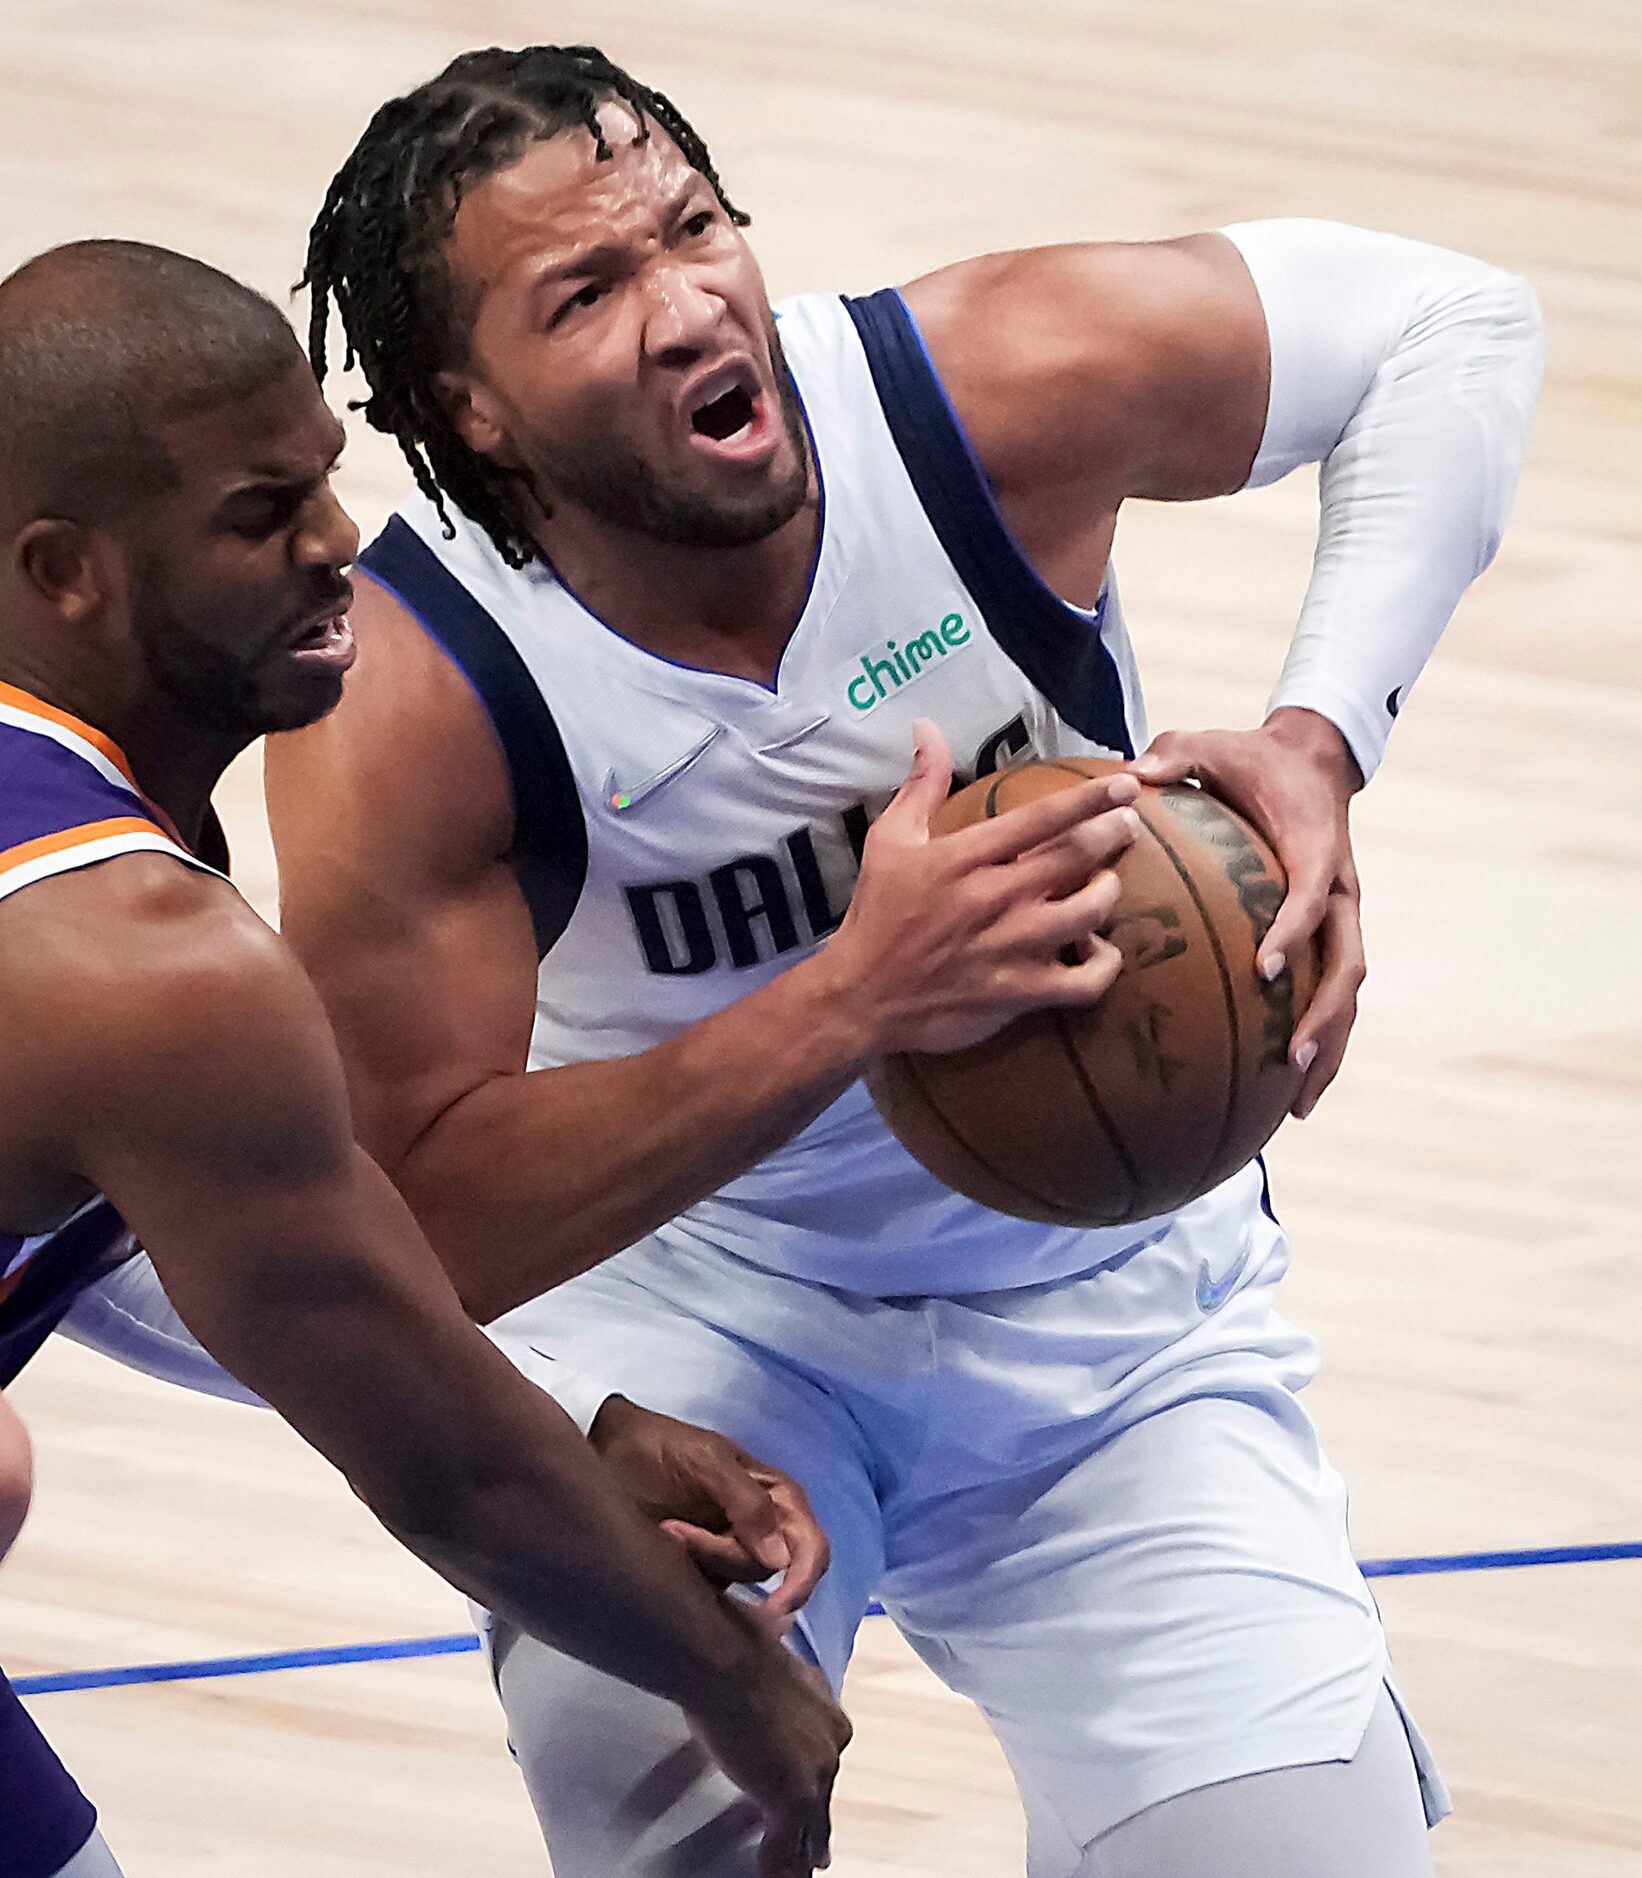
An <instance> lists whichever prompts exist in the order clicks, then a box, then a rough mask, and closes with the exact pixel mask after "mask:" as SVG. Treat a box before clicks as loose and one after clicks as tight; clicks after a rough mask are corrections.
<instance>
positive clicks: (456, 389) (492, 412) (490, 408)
mask: <svg viewBox="0 0 1642 1878" xmlns="http://www.w3.org/2000/svg"><path fill="white" fill-rule="evenodd" d="M433 392H434V396H435V397H436V398H437V399H438V400H439V403H440V405H441V407H442V408H443V410H444V413H445V415H446V417H448V418H449V419H450V422H451V427H452V428H453V429H454V430H455V432H456V434H457V436H458V437H460V438H461V440H462V441H463V443H465V444H466V445H467V447H468V448H469V449H470V450H471V451H473V452H474V454H475V455H477V456H484V457H489V458H490V460H491V462H493V463H494V464H496V465H497V467H498V468H500V469H508V470H516V469H520V468H522V467H523V465H522V464H521V462H520V460H519V455H518V452H517V451H516V450H515V449H514V448H513V441H512V439H511V438H510V437H509V436H508V433H507V428H506V426H505V425H504V424H503V422H502V420H501V413H500V412H499V410H498V409H497V407H496V404H495V401H494V400H493V399H492V397H491V395H490V393H489V391H488V390H487V389H486V388H485V386H483V385H481V384H478V383H476V382H475V381H474V380H473V379H472V378H471V377H469V375H468V374H467V373H466V372H463V371H447V372H435V373H434V375H433Z"/></svg>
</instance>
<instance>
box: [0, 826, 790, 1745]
mask: <svg viewBox="0 0 1642 1878" xmlns="http://www.w3.org/2000/svg"><path fill="white" fill-rule="evenodd" d="M48 897H49V903H50V907H51V918H52V923H51V925H50V926H49V927H48V926H45V925H44V924H41V926H40V928H39V931H40V934H41V936H42V937H41V942H40V943H39V944H37V945H35V946H34V947H33V948H32V950H29V949H28V947H27V939H28V932H27V929H26V928H25V929H23V930H22V936H21V940H20V939H19V924H18V922H17V921H15V920H14V921H12V922H8V927H7V935H8V952H7V961H6V962H7V965H8V970H7V973H6V977H7V984H8V989H10V990H16V991H17V992H18V999H17V1004H16V1007H15V1008H16V1011H17V1013H18V1015H19V1022H20V1024H21V1025H22V1026H24V1027H26V1029H27V1031H28V1033H29V1034H28V1036H24V1037H21V1038H19V1037H17V1036H16V1035H15V1033H14V1035H13V1038H12V1039H11V1040H10V1041H11V1043H12V1044H15V1046H16V1047H15V1049H12V1048H8V1051H7V1053H6V1054H7V1058H8V1060H10V1061H15V1062H32V1063H33V1064H34V1065H35V1066H36V1073H35V1074H34V1076H33V1077H32V1078H31V1083H30V1089H31V1111H32V1119H31V1126H32V1128H33V1129H34V1130H35V1131H36V1132H37V1134H38V1136H39V1138H40V1140H41V1141H42V1142H43V1143H45V1144H47V1146H48V1148H49V1151H50V1155H51V1156H52V1158H54V1159H56V1160H59V1161H60V1162H61V1164H63V1165H65V1166H70V1167H73V1168H74V1169H75V1170H76V1171H77V1172H78V1173H80V1174H81V1175H83V1176H84V1177H85V1179H87V1180H88V1181H91V1182H93V1183H95V1184H96V1185H97V1186H98V1187H100V1188H101V1189H102V1191H104V1192H105V1193H107V1195H108V1196H109V1197H110V1199H112V1200H113V1201H114V1203H115V1204H116V1206H117V1207H118V1208H119V1209H120V1211H121V1212H122V1214H123V1215H124V1217H125V1218H126V1219H127V1221H128V1223H129V1224H130V1225H131V1227H132V1229H133V1231H134V1232H135V1233H136V1234H137V1235H138V1236H139V1237H140V1238H141V1239H142V1240H143V1241H144V1243H145V1244H146V1245H147V1246H148V1248H149V1250H150V1252H151V1255H152V1257H153V1260H154V1263H155V1266H156V1268H157V1270H158V1271H159V1273H160V1275H161V1277H162V1278H163V1280H164V1283H165V1285H166V1288H167V1291H168V1292H169V1294H170V1296H171V1298H172V1299H173V1300H174V1302H175V1304H176V1306H177V1308H178V1310H179V1312H180V1314H181V1315H182V1317H183V1319H184V1320H185V1322H186V1323H187V1324H188V1325H189V1327H190V1328H191V1329H192V1330H193V1331H194V1333H195V1334H196V1335H197V1336H198V1337H199V1338H200V1341H201V1342H202V1343H203V1344H204V1345H205V1346H206V1347H207V1348H208V1349H209V1350H210V1351H211V1352H212V1353H213V1354H214V1355H215V1356H216V1357H217V1358H218V1359H219V1360H220V1361H221V1362H222V1363H224V1364H225V1365H226V1366H227V1367H228V1368H230V1369H231V1370H232V1371H234V1373H235V1374H236V1375H238V1376H239V1377H240V1378H241V1379H242V1380H243V1381H244V1382H245V1383H247V1384H248V1385H249V1386H250V1387H251V1388H253V1389H254V1390H255V1391H256V1392H257V1393H258V1394H259V1395H261V1396H262V1397H263V1398H264V1399H266V1400H267V1401H268V1402H269V1403H271V1404H272V1405H273V1406H274V1407H275V1408H277V1409H278V1410H279V1412H280V1413H281V1414H282V1415H283V1416H284V1417H285V1418H286V1419H287V1420H288V1421H290V1422H291V1423H292V1425H293V1426H294V1427H295V1428H296V1429H297V1430H298V1431H299V1432H300V1433H301V1434H302V1435H303V1436H304V1437H305V1438H306V1439H307V1440H308V1441H309V1442H311V1443H312V1444H313V1445H314V1446H315V1447H316V1448H318V1449H319V1451H320V1452H321V1453H322V1454H324V1455H325V1456H326V1457H327V1458H328V1459H329V1460H331V1461H332V1462H333V1463H334V1464H335V1465H336V1466H337V1467H338V1468H339V1469H340V1470H341V1471H342V1472H343V1474H344V1475H345V1476H346V1477H347V1479H348V1482H349V1484H350V1486H352V1488H353V1489H354V1491H355V1492H356V1493H357V1494H358V1495H359V1496H360V1497H361V1498H362V1499H363V1500H364V1501H365V1502H366V1504H367V1505H369V1506H370V1508H371V1509H372V1511H373V1512H375V1513H376V1514H377V1516H378V1517H379V1518H380V1519H381V1520H382V1522H383V1523H384V1524H385V1525H386V1526H387V1527H388V1528H389V1529H390V1530H391V1531H392V1532H394V1533H395V1534H396V1536H397V1537H399V1538H400V1539H402V1540H403V1541H404V1542H405V1544H407V1545H408V1546H409V1547H410V1548H411V1549H412V1550H413V1551H415V1552H417V1553H418V1554H419V1555H420V1556H421V1557H422V1558H424V1559H425V1560H426V1561H427V1562H428V1563H429V1564H430V1565H432V1566H433V1567H434V1568H435V1569H436V1570H438V1571H439V1572H440V1573H441V1574H442V1575H444V1576H445V1577H447V1578H448V1579H450V1580H451V1581H452V1582H453V1583H455V1584H456V1585H458V1586H460V1587H461V1588H462V1589H463V1590H465V1591H467V1592H469V1593H470V1594H471V1595H473V1596H474V1597H476V1598H478V1599H480V1600H481V1601H482V1602H484V1603H485V1604H487V1605H488V1606H490V1607H491V1608H494V1609H496V1610H498V1611H500V1612H503V1613H505V1614H507V1615H508V1616H509V1617H510V1618H511V1619H512V1621H514V1622H515V1623H517V1624H519V1625H521V1626H522V1627H524V1628H526V1629H528V1630H530V1631H531V1632H532V1633H534V1634H536V1635H538V1636H541V1637H544V1638H546V1639H548V1640H550V1641H552V1642H554V1643H556V1644H558V1645H560V1646H561V1647H563V1648H565V1649H567V1650H569V1651H570V1652H572V1653H573V1654H575V1655H578V1656H580V1657H583V1658H584V1659H585V1660H587V1661H589V1662H592V1663H595V1664H597V1665H599V1666H600V1667H602V1668H604V1669H606V1670H608V1671H609V1672H610V1673H612V1674H615V1675H618V1676H621V1677H623V1678H624V1679H626V1680H628V1681H632V1682H635V1683H638V1684H640V1685H641V1686H643V1687H646V1688H649V1689H651V1690H653V1691H654V1692H656V1693H657V1694H660V1695H663V1696H666V1697H669V1698H671V1699H673V1700H675V1701H680V1702H686V1703H688V1705H689V1706H691V1707H692V1708H697V1709H699V1708H702V1707H703V1706H705V1707H706V1708H707V1709H708V1710H710V1711H718V1710H721V1709H722V1710H729V1709H732V1708H738V1707H740V1706H741V1705H742V1704H743V1703H744V1702H745V1701H746V1699H747V1692H748V1690H749V1689H750V1688H753V1687H754V1686H755V1685H756V1684H757V1682H758V1681H759V1679H760V1677H761V1676H766V1675H768V1674H769V1673H770V1672H769V1670H768V1661H769V1656H768V1653H767V1652H764V1651H763V1650H762V1649H761V1647H759V1646H757V1645H756V1644H755V1643H754V1640H753V1639H751V1638H750V1637H749V1635H748V1634H747V1633H746V1631H745V1630H744V1629H743V1628H742V1627H741V1626H739V1625H738V1624H736V1623H734V1622H732V1621H731V1620H730V1619H729V1618H727V1617H726V1615H725V1614H724V1613H723V1611H722V1610H721V1609H720V1607H719V1606H718V1604H717V1602H716V1600H715V1599H714V1598H713V1597H712V1595H711V1594H710V1592H709V1591H708V1590H707V1588H706V1587H705V1586H704V1585H703V1584H702V1582H701V1581H700V1579H699V1578H698V1576H697V1575H696V1573H695V1572H694V1570H693V1569H692V1568H691V1567H690V1566H689V1564H688V1563H687V1561H686V1559H685V1558H684V1556H683V1554H682V1553H681V1552H680V1551H679V1550H678V1549H677V1548H676V1547H675V1546H673V1545H671V1544H670V1543H669V1542H668V1541H667V1540H666V1539H665V1538H664V1537H662V1536H661V1535H659V1534H658V1533H657V1532H656V1531H655V1530H654V1529H653V1528H652V1527H651V1525H650V1524H649V1523H648V1521H647V1520H646V1519H645V1518H644V1517H643V1516H642V1515H641V1514H640V1513H639V1511H638V1510H637V1509H636V1508H635V1507H633V1506H632V1504H631V1503H630V1502H629V1501H628V1500H627V1499H626V1498H625V1496H624V1495H622V1494H621V1493H620V1492H619V1491H618V1490H616V1489H615V1488H614V1486H613V1485H612V1484H611V1483H610V1481H609V1480H608V1479H607V1477H606V1476H605V1475H604V1474H603V1472H602V1470H601V1469H600V1467H599V1465H598V1463H597V1462H596V1461H595V1459H594V1457H593V1455H592V1453H591V1451H590V1450H589V1448H588V1447H587V1446H586V1444H585V1443H584V1442H583V1441H582V1439H581V1438H580V1436H579V1435H578V1434H577V1433H576V1431H575V1429H574V1427H573V1426H572V1424H571V1423H570V1422H569V1421H568V1419H567V1418H566V1417H564V1415H563V1414H562V1413H561V1412H560V1411H559V1410H558V1409H557V1408H556V1407H555V1406H554V1404H553V1403H552V1402H551V1400H550V1399H549V1398H548V1397H546V1396H545V1395H544V1394H542V1392H540V1391H539V1390H537V1389H535V1388H533V1387H532V1386H531V1385H530V1384H529V1383H527V1382H526V1381H525V1380H524V1379H523V1378H522V1377H521V1376H519V1375H518V1374H517V1372H516V1371H515V1370H514V1369H513V1367H512V1366H511V1365H510V1364H509V1363H508V1362H507V1361H506V1359H505V1358H503V1357H502V1356H501V1355H500V1354H499V1353H498V1352H497V1351H496V1350H495V1349H494V1348H493V1347H492V1346H491V1345H490V1343H489V1342H488V1341H487V1340H486V1339H485V1338H484V1337H483V1336H482V1335H481V1334H480V1333H479V1332H478V1331H477V1330H475V1329H474V1328H473V1327H472V1325H471V1324H470V1323H469V1322H468V1321H467V1320H466V1318H465V1317H464V1315H463V1313H462V1311H461V1309H460V1306H459V1304H458V1301H457V1299H456V1297H455V1294H454V1292H453V1291H452V1290H451V1287H450V1285H449V1283H448V1281H447V1280H446V1279H445V1277H444V1275H443V1273H442V1272H441V1270H440V1268H439V1266H438V1264H437V1261H436V1260H435V1259H434V1257H433V1256H432V1254H431V1252H430V1251H429V1249H428V1247H427V1245H426V1242H425V1241H424V1240H423V1239H422V1237H421V1235H420V1234H419V1233H418V1232H417V1230H416V1227H415V1224H414V1222H413V1221H412V1219H411V1216H410V1214H409V1212H408V1211H407V1210H406V1208H405V1206H404V1204H403V1202H402V1201H401V1200H400V1199H399V1197H398V1195H397V1194H396V1193H395V1191H394V1190H393V1188H392V1186H391V1185H390V1183H389V1182H388V1181H387V1180H386V1179H385V1178H384V1177H383V1175H382V1174H381V1173H380V1171H379V1170H378V1169H377V1168H376V1167H375V1165H374V1164H373V1163H372V1162H371V1161H370V1160H369V1159H368V1158H367V1157H366V1156H365V1154H364V1153H363V1151H362V1150H361V1149H360V1148H358V1147H357V1146H356V1145H355V1143H354V1141H353V1137H352V1132H351V1128H350V1123H349V1115H348V1109H347V1102H346V1095H345V1091H344V1087H343V1081H342V1074H341V1068H340V1065H339V1063H338V1061H337V1058H336V1052H335V1048H334V1044H333V1042H332V1040H331V1037H330V1033H329V1030H328V1027H327V1025H326V1022H325V1019H324V1014H323V1011H322V1009H321V1007H320V1005H319V1002H318V999H317V998H316V997H315V996H314V994H313V992H312V989H311V987H310V986H309V985H308V984H307V982H306V980H305V979H304V978H303V976H302V974H301V972H300V971H299V970H298V969H297V967H296V965H295V963H294V962H293V961H292V960H291V958H290V956H289V953H288V951H287V949H286V948H285V947H283V946H282V945H281V943H280V942H279V941H278V940H277V939H276V938H275V936H274V935H273V934H272V933H271V932H269V931H268V929H267V928H266V927H264V926H263V925H262V924H261V922H260V921H258V920H256V918H255V917H254V916H253V915H252V914H251V913H250V911H249V909H247V908H246V907H245V906H244V905H243V903H242V902H240V901H239V900H238V899H237V897H236V896H235V895H233V894H232V893H231V891H230V890H229V889H227V888H226V887H224V886H222V885H221V884H220V883H218V882H214V881H210V880H207V879H205V878H204V877H201V876H196V875H192V874H185V873H184V872H183V871H182V870H181V869H179V868H178V867H177V866H176V865H175V863H173V862H169V861H165V860H160V859H151V858H149V857H134V858H132V859H128V860H124V861H120V862H116V863H112V864H110V865H108V866H105V867H104V868H102V869H99V870H93V871H91V872H87V873H83V874H77V875H73V876H69V877H66V878H65V879H64V880H62V881H61V882H53V883H50V884H49V885H43V886H41V887H39V888H36V889H35V890H34V892H33V894H32V895H31V896H30V900H31V902H32V903H34V904H36V905H37V906H38V907H39V908H40V910H41V911H45V909H46V906H47V903H48ZM111 931H114V932H118V933H119V935H120V943H119V945H118V946H110V945H109V944H108V934H109V933H110V932H111ZM25 958H26V963H25V962H22V961H24V960H25ZM14 961H16V966H15V969H11V967H12V966H13V963H14ZM31 1038H32V1043H31V1041H30V1039H31ZM48 1040H49V1048H48Z"/></svg>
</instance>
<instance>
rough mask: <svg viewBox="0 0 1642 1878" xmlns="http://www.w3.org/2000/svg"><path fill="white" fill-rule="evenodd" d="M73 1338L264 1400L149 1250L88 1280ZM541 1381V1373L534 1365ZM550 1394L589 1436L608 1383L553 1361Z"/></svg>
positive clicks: (70, 1329) (212, 1391)
mask: <svg viewBox="0 0 1642 1878" xmlns="http://www.w3.org/2000/svg"><path fill="white" fill-rule="evenodd" d="M57 1328H58V1330H59V1331H60V1332H61V1333H62V1334H63V1335H64V1336H66V1337H69V1338H71V1339H72V1340H73V1341H74V1342H75V1343H81V1344H84V1345H85V1346H86V1348H87V1349H89V1350H97V1351H100V1352H101V1353H102V1354H103V1355H104V1356H111V1357H113V1359H114V1360H115V1362H117V1363H123V1364H125V1366H126V1368H127V1369H138V1370H141V1371H142V1372H143V1374H144V1375H145V1376H157V1377H158V1378H159V1379H160V1381H161V1382H174V1383H177V1384H179V1385H180V1386H181V1387H182V1388H184V1389H194V1390H197V1391H199V1392H200V1393H201V1394H203V1395H215V1396H221V1397H223V1398H224V1399H225V1400H227V1401H230V1402H248V1403H251V1404H252V1405H254V1406H255V1407H257V1408H261V1407H263V1406H264V1404H263V1401H262V1398H261V1396H258V1395H253V1394H252V1393H251V1391H250V1390H249V1389H247V1388H246V1387H245V1385H244V1384H243V1383H241V1382H238V1381H236V1380H235V1379H234V1377H232V1376H231V1375H230V1374H229V1373H228V1371H227V1370H225V1369H224V1368H223V1367H222V1365H221V1364H220V1363H219V1362H218V1361H217V1360H216V1358H215V1357H213V1356H212V1355H210V1353H209V1352H208V1351H207V1350H206V1349H205V1348H204V1347H203V1346H202V1345H201V1344H200V1343H199V1341H198V1340H197V1339H196V1338H195V1336H194V1334H193V1332H192V1331H191V1330H190V1329H189V1328H188V1326H187V1325H186V1324H185V1323H184V1322H183V1321H182V1319H181V1318H180V1317H179V1316H178V1315H177V1313H176V1309H175V1307H174V1306H173V1305H172V1302H171V1300H170V1299H169V1298H168V1297H167V1296H166V1295H165V1287H164V1286H163V1285H162V1284H161V1283H160V1279H159V1274H158V1273H157V1272H156V1271H155V1270H154V1266H153V1262H152V1261H151V1260H150V1258H149V1256H148V1254H147V1253H146V1252H139V1253H138V1254H137V1255H136V1256H135V1257H134V1258H129V1259H127V1260H126V1261H125V1262H124V1264H122V1265H117V1266H115V1268H114V1269H113V1270H112V1271H110V1272H105V1273H104V1274H103V1276H102V1277H101V1278H99V1279H98V1280H97V1281H96V1283H95V1284H91V1285H88V1286H87V1287H86V1288H85V1290H84V1291H82V1292H81V1293H80V1295H79V1296H78V1297H77V1298H76V1299H75V1300H74V1302H73V1304H72V1305H71V1306H70V1307H69V1310H68V1314H67V1316H66V1317H64V1318H63V1320H62V1322H61V1323H59V1324H58V1326H57ZM531 1380H532V1381H533V1382H536V1383H537V1384H542V1382H543V1372H542V1371H541V1370H540V1369H539V1368H536V1367H533V1368H532V1370H531ZM546 1383H547V1385H549V1386H548V1387H547V1393H548V1394H549V1395H551V1396H552V1398H553V1399H554V1401H555V1402H557V1403H558V1405H559V1407H560V1408H562V1409H563V1410H564V1412H565V1413H566V1414H567V1415H568V1416H569V1417H570V1419H571V1420H572V1421H573V1422H574V1423H575V1424H576V1426H577V1427H578V1428H580V1429H581V1431H582V1433H583V1434H584V1435H585V1434H586V1433H587V1431H588V1429H589V1428H591V1427H592V1425H593V1419H594V1417H595V1416H596V1415H597V1414H598V1412H599V1410H600V1409H601V1408H602V1407H603V1405H604V1404H605V1402H607V1401H608V1400H609V1398H610V1393H611V1392H610V1390H608V1389H606V1388H605V1387H604V1386H603V1385H602V1384H600V1383H597V1382H595V1381H593V1379H592V1378H591V1377H589V1376H588V1375H586V1374H585V1373H584V1372H583V1371H581V1370H579V1369H576V1368H575V1367H574V1366H573V1365H571V1364H569V1363H566V1362H563V1361H556V1362H554V1364H553V1366H552V1368H551V1369H550V1370H548V1371H547V1372H546Z"/></svg>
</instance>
